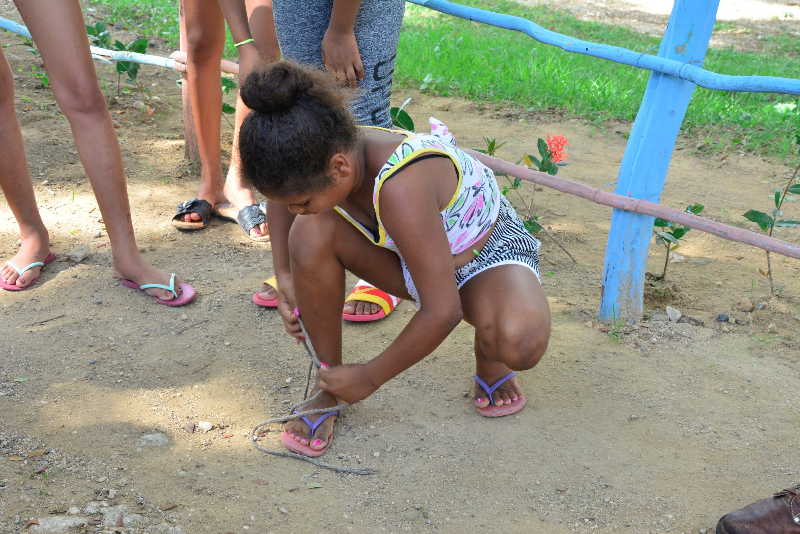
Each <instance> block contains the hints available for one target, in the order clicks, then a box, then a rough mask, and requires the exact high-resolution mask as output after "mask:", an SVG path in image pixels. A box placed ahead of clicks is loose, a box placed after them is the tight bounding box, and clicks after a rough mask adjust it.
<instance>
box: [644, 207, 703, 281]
mask: <svg viewBox="0 0 800 534" xmlns="http://www.w3.org/2000/svg"><path fill="white" fill-rule="evenodd" d="M703 209H705V206H703V205H702V204H691V205H689V206H686V209H685V210H684V211H686V213H693V214H694V215H700V213H702V212H703ZM653 230H654V232H655V237H656V243H658V244H659V245H663V247H664V249H665V254H664V269H663V270H662V271H661V276H659V277H657V279H658V280H665V279H666V278H667V266H668V265H669V254H670V252H672V251H673V250H675V249H676V248H678V247H679V246H680V242H681V239H683V236H685V235H686V232H688V231H689V230H691V228H689V227H688V226H683V225H680V224H676V223H674V222H672V221H667V220H666V219H660V218H657V219H656V220H655V221H654V222H653Z"/></svg>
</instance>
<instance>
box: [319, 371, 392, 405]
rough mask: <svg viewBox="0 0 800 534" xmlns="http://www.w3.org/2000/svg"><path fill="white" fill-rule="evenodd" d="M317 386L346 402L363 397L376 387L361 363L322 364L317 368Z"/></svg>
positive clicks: (370, 393) (356, 400) (351, 402)
mask: <svg viewBox="0 0 800 534" xmlns="http://www.w3.org/2000/svg"><path fill="white" fill-rule="evenodd" d="M319 387H320V389H323V390H325V391H327V392H328V393H330V394H331V395H333V396H334V397H338V398H340V399H342V400H343V401H345V402H347V403H348V404H354V403H356V402H358V401H360V400H362V399H365V398H367V397H369V396H370V395H372V393H374V392H375V390H377V389H378V386H376V385H375V384H373V382H372V380H371V379H370V377H369V375H368V374H367V370H366V366H365V365H364V364H361V363H356V364H349V365H339V366H337V367H327V368H326V367H325V364H323V367H322V368H321V369H320V370H319Z"/></svg>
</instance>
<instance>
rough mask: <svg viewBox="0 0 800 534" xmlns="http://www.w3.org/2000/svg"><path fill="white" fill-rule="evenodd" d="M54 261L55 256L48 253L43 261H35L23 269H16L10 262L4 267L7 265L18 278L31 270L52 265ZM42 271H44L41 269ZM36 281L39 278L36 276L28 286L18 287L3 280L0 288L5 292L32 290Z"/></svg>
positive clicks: (0, 281) (0, 282)
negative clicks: (15, 272)
mask: <svg viewBox="0 0 800 534" xmlns="http://www.w3.org/2000/svg"><path fill="white" fill-rule="evenodd" d="M55 260H56V255H55V254H53V253H52V252H51V253H49V254H48V255H47V257H46V258H45V259H44V261H35V262H33V263H31V264H30V265H28V266H26V267H23V268H22V269H20V268H19V267H17V266H16V265H14V264H13V263H11V262H10V261H7V262H6V265H8V266H9V267H11V268H12V269H14V270H15V271H17V274H18V275H19V276H22V275H23V274H25V273H26V272H28V271H30V270H31V269H35V268H36V267H42V268H44V266H45V265H49V264H51V263H53V262H54V261H55ZM42 270H44V269H42ZM40 272H41V271H40ZM38 281H39V276H37V277H36V278H34V279H33V280H31V283H30V284H28V285H27V286H25V287H20V286H18V285H17V284H16V283H13V284H9V283H8V282H6V281H5V280H0V287H2V288H3V289H5V290H6V291H24V290H26V289H30V288H32V287H33V286H34V284H35V283H36V282H38Z"/></svg>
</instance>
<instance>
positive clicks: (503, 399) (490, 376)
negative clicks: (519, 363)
mask: <svg viewBox="0 0 800 534" xmlns="http://www.w3.org/2000/svg"><path fill="white" fill-rule="evenodd" d="M476 360H477V361H476V365H475V374H476V375H478V376H479V377H480V378H481V379H482V380H483V381H484V382H485V383H486V384H489V385H490V386H491V385H492V384H494V383H495V382H497V381H498V380H500V379H501V378H503V377H504V376H506V375H507V374H509V373H510V372H511V369H510V368H509V367H508V366H507V365H505V364H503V363H500V362H496V361H492V360H486V359H477V358H476ZM493 396H494V405H495V406H507V405H509V404H512V403H513V402H516V401H518V400H519V399H520V398H522V397H523V393H522V391H521V390H520V388H519V385H517V379H516V377H512V378H509V379H508V380H506V381H505V382H503V384H502V385H500V387H498V388H497V389H496V390H495V391H494V394H493ZM473 399H474V402H475V407H476V408H486V407H487V406H489V404H490V400H489V396H488V395H487V393H486V392H485V391H484V390H483V388H481V387H480V386H479V385H478V384H477V383H476V384H475V393H474V396H473Z"/></svg>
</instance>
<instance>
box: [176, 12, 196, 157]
mask: <svg viewBox="0 0 800 534" xmlns="http://www.w3.org/2000/svg"><path fill="white" fill-rule="evenodd" d="M183 4H184V1H183V0H180V5H179V7H178V9H179V16H180V21H181V22H180V32H181V37H180V49H181V52H184V53H186V49H187V43H186V35H187V34H186V17H185V9H184V5H183ZM187 87H188V81H187V76H186V70H184V71H183V72H182V73H181V102H182V104H183V139H184V149H183V157H184V158H185V159H186V161H187V162H188V163H189V164H190V165H192V166H196V165H199V164H200V152H199V151H198V149H197V135H196V134H195V131H194V119H193V118H192V104H191V102H190V101H189V91H188V89H187Z"/></svg>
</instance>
